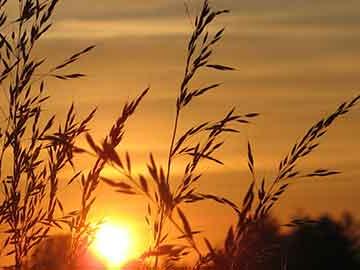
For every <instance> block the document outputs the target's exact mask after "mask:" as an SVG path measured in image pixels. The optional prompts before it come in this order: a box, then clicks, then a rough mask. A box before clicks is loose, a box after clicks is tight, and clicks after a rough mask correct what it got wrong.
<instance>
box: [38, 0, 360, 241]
mask: <svg viewBox="0 0 360 270" xmlns="http://www.w3.org/2000/svg"><path fill="white" fill-rule="evenodd" d="M200 2H201V1H195V0H193V1H188V3H189V4H190V6H193V7H197V6H198V4H199V3H200ZM314 2H315V3H314ZM212 3H213V4H214V6H216V7H218V8H220V9H221V8H230V9H232V13H231V14H230V15H229V16H225V17H223V18H222V19H220V20H219V21H218V24H219V25H226V27H227V33H226V35H225V38H224V40H223V42H222V44H221V45H220V46H218V50H217V53H216V59H218V60H220V62H221V63H223V64H227V65H232V66H235V67H237V68H238V71H236V72H232V73H216V74H214V72H206V73H203V75H202V79H201V80H202V81H203V82H207V81H208V82H218V81H222V82H224V86H223V87H222V89H219V90H218V91H214V92H212V93H211V94H209V95H208V96H206V97H204V98H201V99H200V100H198V101H197V102H196V103H194V106H193V107H192V109H191V110H188V111H187V112H186V113H185V114H184V117H183V119H182V124H181V128H186V127H189V123H191V122H193V121H195V120H201V119H204V116H206V117H209V118H211V119H217V118H219V117H221V116H223V115H224V114H225V113H226V112H227V110H228V109H229V108H231V107H233V106H236V107H237V108H238V111H239V112H253V111H256V112H259V113H261V117H260V118H258V119H257V120H256V121H255V124H254V125H250V126H244V127H243V128H242V133H240V134H239V135H235V136H234V135H232V136H229V137H228V138H227V145H226V147H225V148H224V150H223V151H222V152H221V154H220V156H221V157H222V159H223V160H224V161H225V165H224V166H220V167H218V166H213V164H209V168H208V169H207V170H206V173H205V176H204V178H203V179H202V181H201V182H200V183H201V184H200V185H199V188H200V189H201V190H203V191H204V192H205V191H206V192H217V193H218V194H220V195H223V196H227V197H229V198H231V199H232V200H234V201H237V202H241V199H242V196H243V193H244V189H245V188H246V186H247V184H248V183H249V180H250V177H249V175H248V173H247V165H246V142H247V140H251V141H252V143H253V145H254V153H255V159H256V164H257V169H258V174H259V175H267V176H271V174H272V173H274V171H275V170H276V167H277V164H278V161H279V160H280V159H281V158H282V157H283V156H284V155H285V154H286V153H287V151H288V150H290V147H291V146H292V145H293V143H295V141H296V140H297V139H299V137H300V136H302V135H303V134H304V133H305V131H306V129H307V128H309V127H310V126H311V125H312V124H313V123H314V122H315V121H317V120H319V119H320V118H321V117H323V116H324V114H326V113H330V112H332V110H334V109H335V108H336V106H337V105H338V104H339V103H341V102H342V101H345V100H347V99H350V98H352V97H354V96H355V95H356V94H358V93H359V86H360V76H359V74H358V73H359V72H360V49H359V48H360V2H359V1H356V0H354V1H352V0H345V1H337V0H318V1H313V0H303V1H286V0H267V1H263V0H241V1H240V0H237V1H232V0H213V1H212ZM195 12H196V8H194V9H193V11H192V14H195ZM190 31H191V26H190V24H189V20H188V18H187V16H186V15H185V10H184V5H183V1H177V0H176V1H175V0H171V1H169V0H152V1H149V0H146V1H145V0H142V1H139V0H137V1H130V0H120V1H119V0H102V1H97V0H96V1H95V0H94V1H93V0H76V1H73V0H72V1H71V0H64V1H62V4H61V5H60V7H59V9H58V12H57V15H56V20H55V25H54V28H53V30H52V31H51V33H49V35H48V37H47V38H46V39H45V40H44V41H43V42H42V44H41V48H39V51H38V52H39V54H41V55H52V56H53V57H52V59H51V60H50V62H49V63H57V62H59V61H61V59H63V58H65V57H66V56H67V55H69V54H71V53H73V52H74V51H77V50H79V49H80V48H83V47H86V46H88V45H92V44H95V45H97V48H96V49H95V50H94V51H93V52H92V53H91V54H90V55H89V56H87V57H86V58H84V59H82V60H81V63H80V64H77V65H76V67H74V70H76V71H82V72H85V73H87V74H88V75H89V76H88V77H87V78H85V79H81V80H77V81H73V82H70V83H63V82H55V81H53V82H52V83H51V88H52V90H51V94H52V96H53V100H52V102H51V105H49V108H48V109H49V111H50V112H54V111H55V112H57V113H58V114H59V116H61V114H64V113H65V109H64V108H65V106H68V105H69V104H71V102H73V101H74V102H75V104H76V105H77V108H78V111H79V112H81V113H85V112H86V111H89V110H90V109H91V108H93V107H94V106H98V108H99V110H98V113H97V116H96V119H95V121H94V122H93V124H92V127H93V128H94V134H95V136H96V137H97V138H98V139H100V138H101V137H102V136H103V135H105V133H106V130H107V129H108V128H109V127H110V126H111V124H112V121H113V120H115V118H116V116H117V114H118V113H119V111H120V109H121V106H122V104H123V103H124V101H126V100H127V99H128V98H129V97H134V96H135V95H137V94H138V93H139V92H140V91H141V90H142V89H144V88H146V87H147V86H148V85H150V86H151V92H150V94H149V96H148V97H147V98H146V99H145V100H144V102H143V103H142V106H141V107H140V109H139V110H138V112H137V113H136V116H135V118H133V119H132V120H131V121H130V122H131V123H130V125H128V127H127V129H128V132H127V134H126V138H125V143H124V145H123V148H122V149H124V150H128V151H129V152H130V153H132V156H133V157H134V160H135V161H136V162H137V163H138V164H139V165H138V168H139V170H141V168H143V167H144V165H143V164H145V162H146V161H147V156H148V153H149V152H153V153H154V154H155V155H156V157H158V159H160V160H164V159H165V157H166V154H167V151H168V143H169V141H170V135H171V134H170V127H171V126H172V125H173V123H172V121H173V116H174V115H173V114H174V101H175V100H174V98H175V96H176V94H177V89H178V86H179V81H180V79H181V76H182V74H183V68H184V58H185V46H186V42H187V33H188V32H190ZM359 123H360V108H359V107H357V108H356V109H355V110H354V111H353V112H352V113H351V114H349V115H348V116H346V119H342V120H341V121H339V122H337V123H335V126H334V127H333V128H332V130H331V131H330V133H329V136H327V137H325V140H323V144H322V147H320V149H319V150H318V151H316V152H315V153H314V155H313V156H312V157H311V158H310V159H309V162H306V163H303V166H304V167H305V168H318V167H319V166H320V167H325V168H334V169H338V170H340V171H343V174H342V175H340V176H336V177H331V178H327V179H321V180H319V179H316V180H306V181H304V182H303V183H300V182H299V184H298V185H296V186H293V187H292V189H291V190H290V192H289V193H287V194H286V195H285V198H284V199H283V201H282V203H281V205H279V207H277V208H276V213H277V214H278V215H280V216H281V217H282V218H286V217H289V216H290V215H294V214H295V213H297V212H298V211H299V210H300V209H302V210H303V213H312V214H319V213H323V212H329V213H332V214H340V213H341V212H342V211H344V210H348V211H350V212H351V213H353V214H354V215H356V216H357V217H358V218H360V210H359V209H358V207H357V205H358V200H359V199H358V194H359V193H360V182H359V181H360V168H359V165H360V156H359V152H360V143H359V139H358V138H360V126H359ZM145 136H146V137H145ZM139 142H140V143H139ZM79 162H80V163H86V161H79ZM98 194H99V195H98V201H97V204H96V206H95V208H94V209H93V214H92V215H93V216H94V217H95V218H98V217H103V216H106V215H109V216H113V217H116V218H119V219H126V220H129V222H131V223H134V224H136V230H138V231H139V232H144V231H145V229H144V226H145V225H144V224H145V223H144V222H143V220H144V219H143V216H144V215H143V214H144V213H145V206H144V205H143V204H141V202H140V201H138V200H136V199H132V198H129V197H121V196H119V195H118V194H115V193H113V192H112V191H111V190H110V189H109V188H107V187H101V188H100V192H99V193H98ZM63 195H64V196H65V197H67V198H68V199H67V200H68V201H67V202H68V204H69V205H70V204H71V203H72V201H71V200H72V198H74V196H73V194H69V193H68V192H67V190H64V191H63ZM200 206H201V207H200ZM200 206H197V207H194V208H189V209H188V213H189V216H190V217H193V220H194V222H193V225H194V226H195V227H198V228H200V229H203V230H204V231H205V235H207V236H209V238H210V239H212V240H214V241H218V240H219V239H221V237H223V234H224V233H225V229H226V227H227V226H228V225H229V222H234V221H235V220H234V218H233V216H232V215H231V212H230V211H228V210H226V211H224V209H223V208H221V207H218V206H216V207H214V205H213V204H208V203H206V204H201V205H200ZM204 209H206V211H204ZM134 213H136V214H134ZM214 222H217V224H219V225H217V226H216V230H215V229H214V226H213V225H212V224H214Z"/></svg>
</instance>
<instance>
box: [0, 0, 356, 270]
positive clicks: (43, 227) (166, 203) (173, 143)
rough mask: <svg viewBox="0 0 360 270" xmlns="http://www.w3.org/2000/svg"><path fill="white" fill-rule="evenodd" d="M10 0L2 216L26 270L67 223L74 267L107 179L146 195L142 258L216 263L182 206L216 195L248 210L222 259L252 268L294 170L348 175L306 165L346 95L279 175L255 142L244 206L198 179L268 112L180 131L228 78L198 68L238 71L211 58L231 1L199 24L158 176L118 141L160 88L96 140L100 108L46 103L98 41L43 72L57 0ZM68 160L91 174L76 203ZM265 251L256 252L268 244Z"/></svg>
mask: <svg viewBox="0 0 360 270" xmlns="http://www.w3.org/2000/svg"><path fill="white" fill-rule="evenodd" d="M7 2H8V1H7V0H0V27H1V36H0V39H1V40H0V45H1V75H0V76H1V77H0V83H1V86H2V88H3V89H4V90H5V94H6V97H7V98H6V100H3V101H1V106H2V107H1V111H2V114H3V121H2V122H1V123H2V126H1V130H0V139H1V148H0V179H1V182H2V187H1V188H2V194H3V195H2V197H1V204H0V222H1V229H2V230H3V234H4V235H5V239H4V243H3V248H2V254H1V255H3V256H11V257H13V261H14V268H15V269H16V270H18V269H21V268H23V266H24V265H25V264H26V262H27V260H28V258H29V256H31V255H32V254H34V251H35V250H38V249H37V248H38V247H40V245H41V244H42V243H43V241H44V239H47V238H48V237H49V235H50V234H51V232H52V231H53V230H55V229H59V228H60V229H62V230H63V231H64V232H66V233H67V234H69V235H70V238H69V249H68V251H67V252H65V254H63V255H64V258H65V261H66V265H67V268H68V269H72V268H74V267H76V264H77V263H78V261H79V258H80V257H81V256H82V255H83V254H84V252H86V249H87V246H88V245H89V244H90V243H91V239H92V237H93V235H94V232H95V231H96V228H97V224H93V223H91V222H90V221H89V213H90V211H91V210H93V209H94V207H96V206H95V199H96V191H97V189H98V187H99V185H100V184H106V185H108V186H110V187H112V188H113V189H114V190H115V191H116V192H119V193H120V195H119V201H121V199H122V197H121V196H122V195H123V194H124V195H126V196H128V195H135V194H136V195H141V196H142V197H143V199H144V204H145V205H146V208H147V209H148V211H147V213H146V221H147V225H148V226H149V228H150V229H151V233H152V244H151V246H149V247H148V249H147V250H146V251H145V252H144V254H143V255H142V256H141V258H139V259H140V260H141V262H142V265H143V266H144V267H148V268H150V269H160V268H161V269H172V268H174V267H175V264H176V263H177V262H179V261H180V262H181V260H182V259H183V257H185V256H186V255H187V254H189V253H195V254H196V255H197V263H196V265H194V266H193V269H207V268H209V267H210V268H211V267H217V265H218V264H219V254H220V253H219V252H218V251H217V250H216V249H215V247H214V246H213V244H211V243H210V241H209V240H207V238H204V241H205V243H206V246H207V250H205V251H204V250H201V249H200V248H199V241H202V240H200V239H202V238H203V236H202V235H201V234H200V233H199V232H198V231H197V230H196V228H193V225H192V224H191V221H190V220H188V218H187V216H186V214H185V213H184V211H183V206H184V205H185V204H194V203H197V202H199V201H204V200H209V201H213V202H214V203H218V204H221V205H222V206H223V207H230V208H231V209H232V210H233V211H234V212H235V213H236V216H237V218H238V219H237V221H236V226H234V227H230V228H229V232H228V235H227V237H226V239H225V248H224V250H222V251H221V258H222V259H224V258H226V261H221V263H220V265H222V266H221V267H223V265H224V264H226V269H247V268H246V267H247V266H246V265H244V262H246V263H248V262H250V261H251V260H252V256H253V255H254V253H252V254H247V251H248V250H249V245H250V244H252V241H250V240H251V237H252V235H253V232H254V231H258V229H259V226H260V227H261V226H263V224H264V223H265V222H266V221H267V220H268V216H269V214H270V212H271V210H272V209H273V207H274V206H275V205H276V204H277V203H278V201H279V199H280V198H281V196H282V195H283V193H284V192H286V190H287V188H288V186H289V184H290V182H291V180H292V179H294V178H298V179H303V178H305V177H325V176H330V175H334V174H338V171H334V170H325V169H322V168H319V169H315V170H313V171H312V172H303V171H302V170H301V169H300V168H298V166H297V165H298V162H299V161H300V160H301V159H303V158H306V157H307V156H308V155H310V154H312V153H313V151H314V149H316V148H317V147H318V146H319V141H320V139H321V138H322V137H323V136H324V135H325V134H326V133H327V131H328V129H329V127H330V126H331V125H332V124H333V123H334V121H335V120H337V119H338V118H340V117H342V116H344V115H345V114H347V113H348V112H349V111H350V110H351V109H353V108H354V107H355V105H357V103H358V102H359V100H360V96H358V97H355V98H353V99H351V100H349V101H347V102H345V103H343V104H341V105H340V106H339V107H338V108H337V109H336V110H335V111H334V112H332V113H330V114H329V115H328V116H326V117H324V118H323V119H321V120H320V121H318V122H316V123H315V124H314V125H313V126H312V127H311V128H310V129H309V130H308V131H307V132H306V134H305V135H304V136H302V137H301V139H300V140H299V141H297V142H296V143H295V144H294V145H293V147H291V149H290V151H289V153H288V154H287V155H286V156H285V157H284V158H283V159H282V160H281V161H280V163H279V166H278V169H277V171H276V176H275V178H274V179H266V178H259V176H258V174H256V167H255V159H254V156H253V153H252V146H251V143H250V142H249V143H248V153H247V158H248V167H249V171H250V174H251V177H252V182H251V184H250V185H249V187H248V189H247V193H246V194H245V196H244V198H243V200H242V201H243V202H242V204H241V205H237V204H236V203H234V202H232V201H230V200H228V199H227V198H226V194H205V193H202V192H201V190H199V189H198V185H197V183H199V182H200V181H201V176H202V172H201V171H200V164H201V163H202V162H212V163H214V164H222V161H221V159H219V157H218V155H217V153H218V151H219V150H220V149H221V148H222V146H223V143H224V142H223V138H224V136H223V135H226V134H227V133H237V132H238V131H239V129H240V127H242V125H246V124H248V123H250V121H253V120H254V119H255V118H256V117H257V116H258V113H253V112H251V113H238V112H236V110H235V109H230V110H229V112H228V113H227V114H226V115H225V116H224V117H221V118H219V119H217V120H215V121H212V120H209V119H205V120H204V121H203V122H201V123H198V124H196V125H194V126H193V127H191V128H189V129H187V130H186V131H185V132H184V133H180V131H179V130H182V129H180V126H181V125H183V124H184V123H182V122H181V115H182V113H183V111H184V110H188V109H190V108H191V105H192V103H193V101H194V100H196V99H199V98H201V97H202V96H204V95H206V94H207V93H208V92H209V91H211V90H213V89H215V88H218V87H220V86H221V85H220V84H219V83H216V82H211V83H206V84H204V85H200V86H199V85H196V84H195V82H194V81H195V79H196V78H197V76H198V74H199V71H201V70H203V69H213V70H214V72H222V71H233V70H234V68H232V67H228V66H226V65H222V64H218V63H217V62H212V61H213V59H212V58H213V57H212V55H213V52H214V50H215V49H216V45H217V44H218V43H219V42H220V41H221V39H222V37H223V34H224V29H219V30H218V31H215V32H214V33H213V32H212V31H210V30H209V26H210V25H211V24H213V22H214V21H215V20H216V19H217V18H218V16H221V15H225V14H226V13H228V12H229V11H228V10H214V9H213V8H212V7H211V6H210V5H209V2H208V1H207V0H205V1H204V3H203V6H202V9H201V11H200V13H199V14H198V16H196V18H195V19H194V27H193V32H192V33H191V35H190V39H189V42H188V45H187V57H186V61H185V67H184V77H183V80H182V82H181V84H180V85H179V87H178V95H177V98H176V100H175V101H174V105H175V106H174V107H175V108H174V109H175V115H174V125H173V130H171V131H170V133H171V134H170V135H171V140H170V142H169V151H168V157H167V162H166V164H159V163H158V162H157V160H156V157H155V153H150V155H149V162H148V164H147V168H148V174H147V175H141V174H137V173H136V172H134V171H133V169H132V168H133V164H132V159H131V153H127V152H126V153H125V154H123V153H121V152H120V151H119V147H120V146H121V144H122V140H123V137H124V135H125V131H126V123H127V121H128V120H129V119H130V118H131V117H132V116H133V114H134V113H135V111H136V109H137V107H138V106H139V105H140V104H141V102H142V100H143V99H144V98H145V97H146V95H147V94H148V92H149V90H150V89H145V90H144V91H142V92H141V93H140V94H139V96H138V97H136V98H135V99H133V100H131V101H129V102H128V103H126V104H124V106H123V109H122V112H121V114H120V115H119V117H118V118H117V120H116V121H115V123H114V124H113V126H112V127H110V129H109V132H108V134H107V135H106V136H105V137H104V139H103V140H102V141H101V142H100V143H98V142H96V141H95V140H94V139H93V137H92V135H91V130H89V129H88V124H89V123H90V121H91V120H92V118H93V117H94V115H95V110H94V111H92V112H90V113H89V114H88V116H87V117H85V118H84V119H79V118H78V117H77V115H76V113H75V108H74V106H73V105H71V106H70V107H69V109H68V112H67V116H66V118H65V119H64V120H63V121H59V120H57V119H56V118H55V116H51V117H49V118H48V117H47V116H46V115H45V114H44V110H43V108H44V107H45V106H46V103H47V102H48V100H49V98H50V97H49V96H48V94H47V93H48V90H47V87H46V81H47V80H48V79H50V78H55V79H58V80H63V81H67V80H71V79H77V78H80V77H83V76H84V74H81V73H71V74H69V73H67V71H66V70H67V68H68V67H69V66H70V65H72V64H73V63H75V62H77V61H78V60H79V59H80V58H81V57H82V56H83V55H85V54H87V53H88V52H89V51H91V50H92V49H93V48H94V46H90V47H88V48H85V49H83V50H81V51H80V52H78V53H75V54H73V55H72V56H70V57H69V58H67V59H65V60H64V62H62V63H59V64H58V65H56V66H54V67H52V68H50V69H49V70H45V71H44V70H43V69H44V63H45V58H43V59H42V58H39V57H38V56H36V55H34V53H33V52H34V48H35V47H36V46H37V45H38V42H39V40H40V39H41V38H42V37H43V36H44V35H46V33H47V31H48V30H49V29H50V27H51V18H52V16H53V14H54V11H55V9H56V6H57V4H58V0H44V1H38V0H19V1H18V11H19V12H18V14H17V15H16V16H15V18H9V16H11V14H9V12H8V9H7V5H9V4H10V3H7ZM38 59H41V60H38ZM55 126H59V128H55ZM82 136H85V138H86V140H87V142H88V145H89V147H88V149H82V148H80V147H79V146H78V141H79V139H80V138H81V137H82ZM80 154H83V155H92V156H93V155H95V156H96V159H95V161H94V163H93V164H92V166H91V167H90V168H85V169H86V170H84V171H86V172H85V173H84V172H82V170H79V169H80V168H77V167H76V166H75V164H74V157H76V156H78V155H80ZM177 157H182V158H183V159H184V160H185V161H186V162H185V164H186V165H185V166H184V168H183V174H182V176H181V181H180V182H179V181H175V179H174V174H173V168H174V164H175V162H176V158H177ZM108 166H110V167H113V168H114V169H115V170H117V171H118V172H119V173H120V174H122V175H123V178H124V179H125V180H124V181H122V182H119V181H117V180H114V179H109V178H105V177H103V175H102V172H103V170H104V169H105V168H106V167H108ZM68 167H70V168H73V171H74V175H73V176H72V177H70V178H69V179H67V181H66V183H67V184H68V185H69V186H70V188H71V186H72V185H73V183H74V182H75V181H78V182H79V183H80V184H81V191H82V194H81V198H80V200H79V202H78V205H77V207H76V209H64V207H63V204H62V200H61V197H60V196H59V193H58V189H59V186H60V185H61V183H60V182H59V181H60V175H62V173H63V171H64V170H65V169H66V168H68ZM205 173H206V172H205ZM121 193H123V194H121ZM120 215H121V214H120ZM292 224H293V225H304V226H305V225H306V224H308V221H307V220H306V219H302V220H295V221H294V222H293V223H292ZM169 228H173V229H175V230H176V231H177V233H178V235H180V237H179V241H176V242H173V241H171V240H170V237H169V235H168V233H167V232H168V231H169ZM255 248H256V247H255ZM262 252H263V251H262V250H257V251H256V253H259V254H261V253H262ZM239 258H241V260H239ZM30 267H32V266H31V265H30ZM36 267H39V266H38V265H36V264H35V265H34V266H33V268H34V269H36Z"/></svg>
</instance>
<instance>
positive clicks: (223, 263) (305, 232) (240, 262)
mask: <svg viewBox="0 0 360 270" xmlns="http://www.w3.org/2000/svg"><path fill="white" fill-rule="evenodd" d="M299 220H302V221H306V220H309V222H303V223H302V224H297V225H296V226H294V227H291V228H290V229H289V230H288V231H287V232H284V230H283V229H282V226H280V225H279V223H278V222H277V220H276V219H274V218H268V219H266V220H264V222H262V223H261V224H257V225H256V227H253V228H252V230H251V231H249V232H247V233H246V236H245V237H246V238H247V239H246V241H243V242H242V243H246V245H243V246H234V243H233V244H230V243H229V242H228V241H224V247H221V248H218V249H217V250H215V251H214V253H215V259H214V260H213V262H212V264H211V265H208V266H206V267H204V270H205V269H206V270H226V269H230V268H231V267H233V265H234V264H236V265H237V266H238V269H239V270H242V269H244V270H311V269H317V270H331V269H349V270H352V269H354V270H355V269H356V270H357V269H360V238H359V232H360V224H359V223H357V222H356V221H355V220H354V218H353V217H352V216H351V215H349V214H344V215H343V217H342V218H341V219H339V220H336V219H334V218H332V217H330V216H328V215H322V216H321V217H320V218H318V219H316V221H310V219H309V218H307V217H301V219H299ZM68 240H69V239H68V237H66V236H54V237H52V238H49V239H48V240H47V241H45V242H44V243H43V244H42V245H41V246H40V247H39V248H38V249H37V250H36V251H35V252H34V254H33V256H32V258H31V260H30V261H29V263H28V265H29V266H31V267H32V269H38V270H46V269H52V270H67V269H66V267H67V266H65V265H66V263H65V258H66V250H67V246H68V244H69V241H68ZM230 245H233V246H230ZM231 249H233V250H234V249H236V250H237V251H236V252H234V251H233V253H232V254H235V253H236V254H237V256H234V255H230V252H229V251H230V250H231ZM87 260H89V258H87ZM80 265H81V264H80ZM130 265H131V267H130ZM89 267H90V268H94V269H102V267H101V266H100V265H99V264H96V263H95V262H94V264H93V265H91V266H89V265H87V266H82V267H81V266H80V267H76V268H78V269H79V268H80V269H83V268H86V269H89ZM126 269H131V270H137V267H136V263H129V267H126ZM177 269H192V267H177Z"/></svg>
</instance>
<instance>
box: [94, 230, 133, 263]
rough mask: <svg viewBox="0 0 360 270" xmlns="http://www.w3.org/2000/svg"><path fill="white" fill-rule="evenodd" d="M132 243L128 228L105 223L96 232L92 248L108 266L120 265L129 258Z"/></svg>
mask: <svg viewBox="0 0 360 270" xmlns="http://www.w3.org/2000/svg"><path fill="white" fill-rule="evenodd" d="M132 245H133V243H132V237H131V234H130V231H129V230H128V229H127V228H125V227H122V226H120V225H117V224H113V223H104V224H102V225H101V226H100V228H99V230H98V231H97V233H96V236H95V240H94V243H93V244H92V250H93V252H94V253H95V255H96V256H97V257H99V258H100V259H102V260H104V262H105V263H106V264H107V265H108V266H119V265H121V264H123V263H125V262H126V261H127V260H128V259H129V256H130V255H131V254H130V253H131V249H132Z"/></svg>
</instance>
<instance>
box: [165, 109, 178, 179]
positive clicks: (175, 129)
mask: <svg viewBox="0 0 360 270" xmlns="http://www.w3.org/2000/svg"><path fill="white" fill-rule="evenodd" d="M179 118H180V110H179V109H176V116H175V123H174V129H173V134H172V138H171V144H170V149H169V156H168V163H167V172H166V183H167V184H169V177H170V171H171V165H172V162H171V161H172V157H173V149H174V144H175V138H176V133H177V129H178V123H179Z"/></svg>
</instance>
